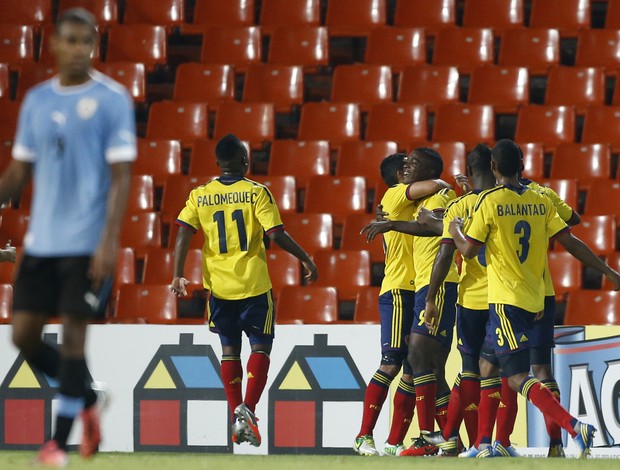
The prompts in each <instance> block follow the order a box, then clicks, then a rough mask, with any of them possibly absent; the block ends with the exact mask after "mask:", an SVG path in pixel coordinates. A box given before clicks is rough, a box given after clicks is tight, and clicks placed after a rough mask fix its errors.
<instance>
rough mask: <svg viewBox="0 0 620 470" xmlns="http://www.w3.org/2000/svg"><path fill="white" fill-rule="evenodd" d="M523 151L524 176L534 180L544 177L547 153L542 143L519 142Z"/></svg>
mask: <svg viewBox="0 0 620 470" xmlns="http://www.w3.org/2000/svg"><path fill="white" fill-rule="evenodd" d="M518 144H519V147H521V150H522V151H523V176H524V177H525V178H530V179H533V180H539V179H541V178H543V177H544V176H545V175H544V171H545V154H544V152H543V146H542V144H538V143H531V142H530V143H527V144H522V143H519V142H518Z"/></svg>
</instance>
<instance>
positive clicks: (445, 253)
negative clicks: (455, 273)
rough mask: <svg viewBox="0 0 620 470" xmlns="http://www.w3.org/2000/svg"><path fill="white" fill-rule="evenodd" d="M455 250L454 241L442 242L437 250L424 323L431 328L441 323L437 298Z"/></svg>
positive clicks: (427, 295)
mask: <svg viewBox="0 0 620 470" xmlns="http://www.w3.org/2000/svg"><path fill="white" fill-rule="evenodd" d="M455 250H456V247H455V246H454V245H453V244H452V243H442V244H441V246H440V247H439V251H438V252H437V256H435V262H434V263H433V270H432V271H431V280H430V282H429V284H428V291H427V293H426V307H425V313H424V323H425V324H426V327H427V328H428V329H429V330H432V329H433V328H436V326H437V325H438V323H439V309H438V308H437V305H436V304H435V298H436V297H437V292H438V291H439V288H440V287H441V286H442V284H443V282H444V281H445V279H446V276H447V275H448V272H449V271H450V266H451V265H452V259H453V257H454V251H455Z"/></svg>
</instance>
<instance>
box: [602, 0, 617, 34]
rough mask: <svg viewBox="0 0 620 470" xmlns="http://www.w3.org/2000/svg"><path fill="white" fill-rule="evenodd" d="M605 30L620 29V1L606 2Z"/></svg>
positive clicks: (608, 0) (611, 0)
mask: <svg viewBox="0 0 620 470" xmlns="http://www.w3.org/2000/svg"><path fill="white" fill-rule="evenodd" d="M606 3H607V14H606V15H605V29H620V1H618V0H606Z"/></svg>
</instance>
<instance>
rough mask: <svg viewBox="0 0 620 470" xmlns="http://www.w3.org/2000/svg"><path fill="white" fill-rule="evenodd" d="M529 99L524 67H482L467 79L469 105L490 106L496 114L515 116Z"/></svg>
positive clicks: (527, 79)
mask: <svg viewBox="0 0 620 470" xmlns="http://www.w3.org/2000/svg"><path fill="white" fill-rule="evenodd" d="M529 99H530V83H529V76H528V72H527V68H526V67H516V66H497V65H482V66H480V67H476V68H475V69H474V70H473V71H472V74H471V77H470V79H469V96H468V99H467V103H469V104H490V105H492V106H493V109H494V110H495V112H496V113H497V114H516V113H517V109H518V108H519V106H522V105H524V104H527V103H528V102H529Z"/></svg>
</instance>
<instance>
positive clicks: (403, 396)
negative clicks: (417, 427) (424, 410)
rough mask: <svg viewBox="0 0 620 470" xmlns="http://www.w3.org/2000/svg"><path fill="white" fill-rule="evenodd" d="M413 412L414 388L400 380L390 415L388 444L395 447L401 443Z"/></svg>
mask: <svg viewBox="0 0 620 470" xmlns="http://www.w3.org/2000/svg"><path fill="white" fill-rule="evenodd" d="M414 410H415V387H414V386H413V384H411V383H408V382H404V381H403V379H400V382H399V383H398V388H397V389H396V394H395V395H394V413H393V414H392V426H391V427H390V435H389V436H388V438H387V442H388V444H391V445H395V444H399V443H401V442H403V440H404V439H405V435H406V434H407V431H408V430H409V426H410V425H411V419H412V418H413V411H414Z"/></svg>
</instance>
